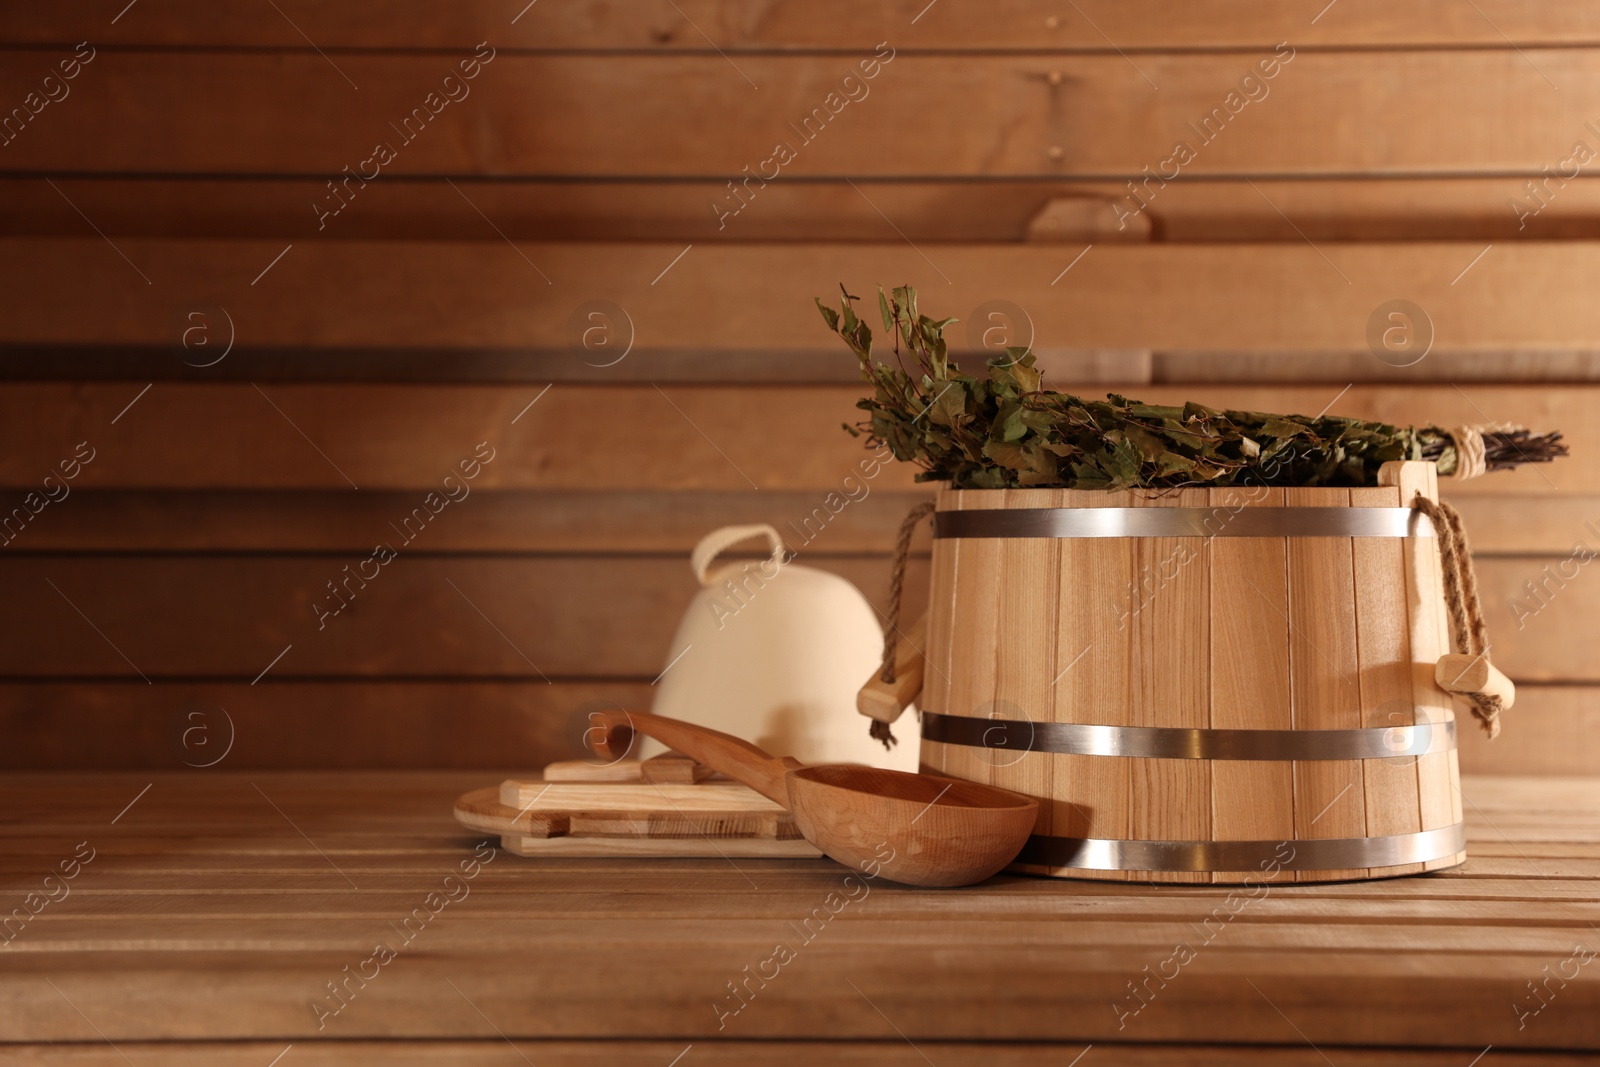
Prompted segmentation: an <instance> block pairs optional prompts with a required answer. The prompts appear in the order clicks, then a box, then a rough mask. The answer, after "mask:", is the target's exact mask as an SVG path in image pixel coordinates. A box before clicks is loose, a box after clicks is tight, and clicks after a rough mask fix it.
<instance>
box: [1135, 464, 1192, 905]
mask: <svg viewBox="0 0 1600 1067" xmlns="http://www.w3.org/2000/svg"><path fill="white" fill-rule="evenodd" d="M1122 495H1124V496H1126V497H1127V498H1129V499H1126V500H1125V501H1123V503H1124V504H1125V505H1130V504H1131V505H1132V506H1134V507H1157V508H1159V507H1168V508H1170V507H1189V508H1195V507H1206V506H1208V505H1209V504H1210V502H1211V491H1210V490H1208V489H1180V490H1177V491H1175V492H1172V493H1163V494H1159V495H1156V494H1145V493H1140V492H1131V493H1127V494H1122ZM1132 540H1133V566H1134V585H1135V588H1136V594H1135V596H1136V599H1135V603H1134V611H1133V614H1132V618H1131V619H1130V620H1129V623H1128V628H1129V630H1130V636H1131V648H1132V657H1131V659H1130V662H1129V672H1130V677H1129V683H1130V684H1129V689H1128V693H1127V694H1126V696H1125V698H1124V699H1125V707H1126V714H1127V716H1128V722H1127V724H1126V725H1129V726H1155V727H1163V728H1190V729H1206V728H1207V727H1209V726H1210V724H1211V649H1212V640H1213V636H1212V616H1211V607H1212V600H1211V566H1212V561H1211V550H1212V546H1213V544H1214V542H1213V541H1212V540H1211V539H1207V538H1192V537H1183V538H1180V537H1140V538H1133V539H1132ZM1130 762H1131V764H1132V777H1131V779H1130V783H1129V784H1130V787H1131V796H1130V799H1129V808H1128V837H1129V838H1131V839H1134V840H1145V841H1209V840H1212V839H1213V838H1214V837H1215V830H1214V827H1213V824H1212V819H1211V764H1210V761H1208V760H1179V759H1136V760H1131V761H1130ZM1132 877H1133V878H1134V880H1136V881H1139V880H1145V879H1148V878H1150V876H1149V875H1147V874H1144V873H1142V872H1140V873H1135V874H1133V875H1132ZM1159 880H1160V881H1172V882H1209V881H1211V875H1210V874H1209V873H1207V872H1203V871H1194V872H1172V873H1164V874H1162V875H1161V876H1160V878H1159Z"/></svg>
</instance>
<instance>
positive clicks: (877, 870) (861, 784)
mask: <svg viewBox="0 0 1600 1067" xmlns="http://www.w3.org/2000/svg"><path fill="white" fill-rule="evenodd" d="M596 726H597V727H598V729H596V730H594V731H591V733H590V735H589V741H590V744H591V746H592V747H593V748H594V749H595V751H596V752H598V753H600V754H601V755H603V756H609V757H612V758H620V757H621V756H622V755H623V754H625V753H626V752H627V751H628V749H629V748H630V747H631V746H632V744H633V735H634V733H635V732H636V731H637V732H638V733H641V734H645V735H647V736H649V737H653V738H655V739H656V740H657V741H661V742H663V743H665V744H666V745H668V746H670V747H671V748H673V749H675V750H676V751H678V752H681V753H683V754H684V755H686V756H689V757H690V758H692V759H694V760H695V761H697V762H699V763H703V764H705V765H706V766H708V767H712V768H714V769H716V770H718V771H721V772H722V773H723V774H725V775H727V776H728V777H730V778H733V779H735V780H737V781H740V782H743V783H744V784H745V785H747V786H749V787H750V788H751V789H754V790H755V791H756V792H758V793H760V794H761V795H762V796H764V797H767V798H768V799H770V800H773V801H775V802H777V803H779V804H782V805H783V806H784V807H786V808H788V809H789V811H791V812H792V813H793V814H794V821H795V824H796V825H797V826H798V827H799V829H800V833H801V834H803V835H804V836H805V839H806V840H807V841H809V842H811V843H812V844H813V845H815V846H817V848H819V849H821V850H822V851H823V852H825V853H827V854H828V855H829V856H831V857H832V858H834V859H836V860H838V861H839V862H840V863H842V864H844V865H845V866H847V867H854V868H856V869H858V870H861V871H863V872H865V873H867V874H869V875H872V876H874V877H876V876H878V875H880V874H881V875H882V876H883V877H885V878H888V879H890V880H892V881H896V882H904V883H906V884H907V885H921V886H952V885H971V884H972V883H973V882H981V881H983V880H984V879H985V878H988V877H989V876H990V875H992V874H994V873H995V872H996V871H998V870H1000V868H1002V867H1004V866H1005V865H1006V864H1008V863H1010V862H1011V861H1012V860H1013V859H1015V858H1016V855H1017V853H1018V852H1020V851H1021V850H1022V846H1023V844H1024V843H1025V842H1026V841H1027V840H1028V835H1029V834H1031V833H1033V826H1034V821H1035V819H1036V818H1037V816H1038V812H1039V802H1038V801H1036V800H1034V799H1032V798H1031V797H1026V796H1023V795H1022V794H1021V793H1013V792H1011V791H1010V790H1008V789H996V788H994V787H993V786H987V785H978V784H977V783H975V782H963V781H960V780H959V779H955V778H941V777H938V776H936V775H932V774H907V773H906V772H904V771H888V770H880V769H878V768H876V767H865V766H860V765H856V764H849V763H823V764H818V765H816V766H813V767H807V766H805V765H804V764H802V763H801V762H800V761H799V760H796V759H794V758H793V757H787V756H786V757H784V758H782V759H778V758H775V757H773V756H769V755H767V753H765V752H763V751H761V750H760V749H759V748H757V747H756V746H754V745H752V744H750V743H749V742H748V741H742V740H740V739H739V738H737V737H732V736H730V735H728V734H724V733H719V732H718V731H716V730H708V729H706V728H705V727H703V726H695V725H693V724H691V723H686V722H679V721H678V720H676V719H666V718H662V717H661V716H659V715H646V714H644V713H643V712H611V713H597V721H596ZM597 735H599V736H597Z"/></svg>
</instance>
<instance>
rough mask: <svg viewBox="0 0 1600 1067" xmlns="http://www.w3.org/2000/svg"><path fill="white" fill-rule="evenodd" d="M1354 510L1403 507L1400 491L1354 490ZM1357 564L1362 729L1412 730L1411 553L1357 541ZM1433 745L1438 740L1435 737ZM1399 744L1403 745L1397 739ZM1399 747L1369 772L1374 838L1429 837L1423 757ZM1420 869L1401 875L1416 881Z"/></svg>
mask: <svg viewBox="0 0 1600 1067" xmlns="http://www.w3.org/2000/svg"><path fill="white" fill-rule="evenodd" d="M1350 504H1351V506H1352V507H1372V508H1393V507H1399V506H1400V490H1399V488H1398V487H1395V486H1384V487H1379V488H1374V489H1352V490H1350ZM1350 550H1351V552H1352V553H1353V557H1354V572H1353V577H1354V581H1355V605H1356V646H1357V651H1358V656H1357V659H1358V662H1359V664H1360V668H1359V674H1358V676H1357V683H1358V687H1359V689H1360V699H1361V725H1362V726H1364V727H1366V728H1368V729H1374V728H1379V729H1393V728H1395V727H1402V728H1410V727H1412V726H1413V725H1414V723H1416V722H1417V719H1418V717H1417V715H1416V711H1415V705H1414V704H1413V702H1412V672H1413V669H1414V668H1413V666H1412V659H1411V624H1410V616H1409V609H1408V607H1407V603H1406V585H1405V551H1406V547H1405V545H1404V544H1403V543H1402V542H1400V541H1398V540H1391V539H1387V538H1376V537H1373V538H1359V537H1358V538H1352V539H1351V541H1350ZM1428 736H1429V739H1430V740H1431V733H1430V734H1429V735H1428ZM1397 740H1398V739H1397ZM1406 747H1407V746H1405V745H1403V744H1396V745H1395V751H1396V755H1395V757H1394V758H1392V759H1378V760H1366V761H1364V762H1363V764H1362V774H1363V782H1362V785H1363V788H1364V790H1365V801H1366V815H1367V835H1368V836H1370V837H1386V836H1389V835H1392V834H1414V833H1417V832H1419V831H1420V830H1421V829H1422V808H1421V798H1420V795H1419V792H1418V784H1417V778H1418V775H1417V761H1418V759H1419V757H1417V756H1414V755H1413V756H1407V755H1405V754H1404V750H1405V748H1406ZM1420 870H1422V865H1421V864H1407V865H1405V866H1404V867H1400V868H1397V869H1394V871H1393V873H1395V874H1414V873H1416V872H1417V871H1420Z"/></svg>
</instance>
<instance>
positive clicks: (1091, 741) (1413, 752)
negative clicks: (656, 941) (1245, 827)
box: [922, 711, 1456, 867]
mask: <svg viewBox="0 0 1600 1067" xmlns="http://www.w3.org/2000/svg"><path fill="white" fill-rule="evenodd" d="M922 736H923V737H924V738H926V739H927V740H929V741H938V742H941V743H943V744H947V745H969V746H971V747H973V748H990V749H998V750H1001V751H1005V752H1016V753H1023V752H1057V753H1062V754H1064V755H1069V756H1133V757H1143V758H1148V759H1222V760H1350V759H1390V758H1393V757H1395V756H1428V755H1432V754H1433V753H1435V752H1448V751H1450V750H1451V749H1454V748H1455V747H1456V724H1455V722H1454V721H1445V722H1432V723H1430V722H1419V723H1417V724H1415V725H1413V726H1374V727H1369V728H1367V729H1361V730H1204V729H1187V728H1180V727H1164V726H1096V725H1090V724H1087V723H1070V722H1029V721H1027V720H1021V719H988V718H981V717H977V716H971V715H942V714H940V713H938V712H934V711H924V712H923V713H922ZM1334 866H1336V867H1337V866H1341V864H1334ZM1355 866H1362V865H1361V864H1356V865H1355Z"/></svg>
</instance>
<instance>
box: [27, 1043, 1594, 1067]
mask: <svg viewBox="0 0 1600 1067" xmlns="http://www.w3.org/2000/svg"><path fill="white" fill-rule="evenodd" d="M118 1046H119V1048H121V1049H122V1050H123V1051H124V1052H126V1054H127V1056H128V1057H129V1059H131V1061H132V1062H134V1063H146V1062H148V1063H162V1064H167V1065H170V1067H261V1064H263V1063H268V1062H270V1061H271V1059H272V1057H273V1056H275V1055H277V1054H279V1053H281V1052H283V1050H284V1045H283V1044H281V1043H272V1042H267V1041H239V1042H225V1043H223V1042H208V1041H191V1042H158V1043H152V1042H137V1041H123V1042H119V1043H118ZM514 1047H515V1049H516V1050H517V1051H519V1052H521V1053H523V1054H524V1055H526V1056H527V1057H528V1059H529V1060H530V1061H531V1062H533V1063H537V1064H541V1065H542V1067H661V1065H662V1064H665V1063H670V1062H671V1060H672V1058H673V1057H674V1056H678V1055H682V1054H683V1053H684V1052H685V1051H686V1049H688V1048H690V1047H692V1048H693V1049H694V1050H695V1051H694V1052H693V1056H694V1060H693V1062H694V1063H695V1064H696V1065H697V1067H698V1065H701V1064H705V1065H707V1067H744V1065H746V1064H751V1063H761V1064H764V1065H767V1067H811V1065H813V1064H816V1063H819V1062H823V1061H826V1062H828V1063H829V1064H833V1065H835V1067H926V1064H927V1063H928V1062H930V1061H931V1062H933V1063H937V1064H939V1065H940V1067H1043V1065H1046V1064H1049V1065H1052V1067H1056V1065H1059V1064H1061V1063H1064V1062H1069V1061H1070V1060H1071V1057H1072V1056H1075V1055H1077V1054H1079V1053H1080V1052H1082V1051H1083V1050H1084V1048H1085V1046H1084V1045H1083V1044H1081V1043H1079V1044H1037V1043H1011V1042H1007V1043H1004V1044H985V1043H972V1042H952V1041H927V1040H923V1041H920V1042H917V1043H916V1044H915V1045H912V1044H910V1043H899V1044H893V1043H890V1042H888V1041H822V1040H816V1041H729V1040H726V1039H723V1040H718V1041H702V1042H699V1043H694V1044H692V1046H691V1043H689V1042H670V1041H604V1040H597V1041H582V1042H580V1041H547V1040H528V1039H526V1038H524V1039H520V1040H518V1041H517V1042H516V1043H515V1045H514ZM1094 1047H1095V1050H1096V1056H1095V1062H1096V1063H1097V1064H1100V1065H1103V1067H1158V1065H1162V1064H1170V1063H1173V1062H1174V1061H1176V1060H1179V1059H1181V1061H1182V1062H1183V1063H1186V1064H1192V1065H1194V1067H1233V1065H1235V1064H1240V1065H1243V1067H1257V1065H1260V1067H1266V1065H1269V1064H1270V1065H1271V1067H1327V1060H1326V1059H1325V1058H1324V1056H1323V1053H1321V1052H1320V1051H1318V1050H1317V1049H1315V1048H1312V1047H1311V1046H1310V1045H1304V1046H1301V1047H1299V1048H1295V1047H1270V1048H1251V1047H1249V1046H1245V1045H1177V1044H1162V1045H1116V1044H1105V1043H1101V1044H1098V1045H1096V1046H1094ZM294 1049H295V1051H294V1053H293V1055H294V1057H295V1063H296V1064H297V1065H304V1067H505V1065H506V1063H507V1057H509V1056H511V1055H512V1052H511V1050H509V1049H507V1048H506V1042H505V1041H503V1040H501V1039H500V1038H498V1037H495V1038H482V1039H478V1040H460V1041H428V1042H412V1041H339V1042H326V1043H317V1042H304V1043H300V1044H297V1045H295V1046H294ZM0 1051H3V1052H4V1053H5V1054H6V1055H7V1056H10V1057H13V1058H14V1062H15V1063H17V1064H18V1065H19V1067H126V1061H125V1060H124V1059H123V1058H122V1056H121V1054H120V1053H119V1052H118V1051H117V1050H116V1049H112V1048H110V1047H109V1046H107V1045H105V1044H104V1043H100V1044H91V1043H88V1042H84V1043H81V1044H71V1043H61V1044H47V1045H0ZM1461 1053H1462V1050H1459V1049H1449V1050H1426V1049H1421V1050H1418V1049H1412V1050H1407V1051H1405V1052H1403V1053H1402V1052H1397V1051H1396V1050H1394V1049H1375V1048H1352V1047H1348V1046H1341V1047H1340V1048H1339V1049H1338V1056H1339V1060H1338V1062H1339V1063H1341V1064H1345V1065H1348V1067H1388V1065H1390V1064H1393V1063H1394V1062H1395V1058H1396V1057H1397V1056H1404V1058H1405V1062H1406V1063H1407V1064H1408V1065H1411V1067H1461ZM1588 1062H1590V1061H1589V1058H1588V1054H1587V1053H1561V1052H1517V1051H1510V1052H1504V1051H1499V1050H1496V1053H1495V1067H1579V1065H1580V1064H1586V1063H1588Z"/></svg>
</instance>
